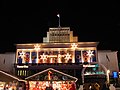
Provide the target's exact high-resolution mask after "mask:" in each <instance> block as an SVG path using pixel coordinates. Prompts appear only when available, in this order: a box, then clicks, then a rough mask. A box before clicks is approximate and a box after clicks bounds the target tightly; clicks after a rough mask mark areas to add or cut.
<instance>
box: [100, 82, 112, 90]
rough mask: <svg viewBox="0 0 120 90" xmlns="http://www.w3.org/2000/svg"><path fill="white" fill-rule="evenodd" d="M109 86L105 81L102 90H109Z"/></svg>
mask: <svg viewBox="0 0 120 90" xmlns="http://www.w3.org/2000/svg"><path fill="white" fill-rule="evenodd" d="M109 86H110V85H109V83H108V82H107V81H106V82H105V83H104V84H103V88H102V90H110V88H109Z"/></svg>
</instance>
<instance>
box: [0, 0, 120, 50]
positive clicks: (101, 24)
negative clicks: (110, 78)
mask: <svg viewBox="0 0 120 90" xmlns="http://www.w3.org/2000/svg"><path fill="white" fill-rule="evenodd" d="M119 10H120V4H119V2H117V1H115V0H114V1H112V2H110V1H91V0H90V1H89V2H88V1H86V0H81V1H79V0H78V1H76V0H3V1H2V5H1V10H0V13H1V16H0V23H1V24H0V30H1V32H0V34H1V35H0V42H1V44H0V52H8V51H15V44H18V43H42V40H43V37H45V36H46V32H47V31H48V29H49V27H57V26H58V17H57V13H59V14H60V17H61V26H62V27H70V28H71V30H72V31H73V32H74V35H77V36H79V42H84V41H92V42H93V41H95V42H99V45H98V49H104V50H107V49H109V50H116V51H120V44H119V43H120V14H119Z"/></svg>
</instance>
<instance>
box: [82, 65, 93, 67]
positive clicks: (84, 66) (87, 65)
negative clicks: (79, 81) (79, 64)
mask: <svg viewBox="0 0 120 90" xmlns="http://www.w3.org/2000/svg"><path fill="white" fill-rule="evenodd" d="M83 67H95V65H83Z"/></svg>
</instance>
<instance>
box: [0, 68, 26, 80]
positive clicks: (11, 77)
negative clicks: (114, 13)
mask: <svg viewBox="0 0 120 90" xmlns="http://www.w3.org/2000/svg"><path fill="white" fill-rule="evenodd" d="M0 81H1V82H11V81H25V80H22V79H19V78H18V77H16V76H14V75H11V74H9V73H7V72H5V71H2V70H0Z"/></svg>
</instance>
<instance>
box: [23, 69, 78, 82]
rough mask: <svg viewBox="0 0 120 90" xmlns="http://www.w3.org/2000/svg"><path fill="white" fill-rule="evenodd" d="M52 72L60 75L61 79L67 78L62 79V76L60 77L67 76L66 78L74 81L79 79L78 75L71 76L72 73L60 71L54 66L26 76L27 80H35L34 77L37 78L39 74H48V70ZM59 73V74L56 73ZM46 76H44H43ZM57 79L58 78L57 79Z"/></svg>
mask: <svg viewBox="0 0 120 90" xmlns="http://www.w3.org/2000/svg"><path fill="white" fill-rule="evenodd" d="M49 71H50V72H52V73H53V74H55V75H54V76H57V77H58V79H59V80H62V81H64V80H65V79H62V78H61V77H60V78H61V79H60V78H59V76H63V77H64V76H65V77H66V80H72V81H75V82H76V81H77V80H78V79H77V78H76V77H73V76H70V75H68V74H65V73H63V72H60V71H58V70H55V69H53V68H48V69H46V70H43V71H41V72H38V73H36V74H34V75H32V76H29V77H27V78H25V79H26V80H33V79H32V78H34V79H36V77H37V76H38V75H46V76H47V73H48V72H49ZM56 73H57V74H56ZM43 78H44V77H43ZM46 81H47V80H46ZM56 81H57V80H56Z"/></svg>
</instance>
